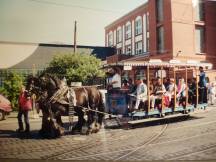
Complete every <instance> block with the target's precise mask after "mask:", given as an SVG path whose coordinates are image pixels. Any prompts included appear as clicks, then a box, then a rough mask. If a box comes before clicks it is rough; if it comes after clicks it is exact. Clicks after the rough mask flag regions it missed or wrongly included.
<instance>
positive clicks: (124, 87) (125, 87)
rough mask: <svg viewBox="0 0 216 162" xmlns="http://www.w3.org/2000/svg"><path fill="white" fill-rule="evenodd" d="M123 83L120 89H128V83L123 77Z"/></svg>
mask: <svg viewBox="0 0 216 162" xmlns="http://www.w3.org/2000/svg"><path fill="white" fill-rule="evenodd" d="M122 82H123V84H122V87H121V89H122V90H124V91H129V83H128V81H127V80H126V79H124V80H123V81H122Z"/></svg>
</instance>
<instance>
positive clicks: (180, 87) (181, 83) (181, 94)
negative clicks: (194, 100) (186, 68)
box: [177, 78, 187, 102]
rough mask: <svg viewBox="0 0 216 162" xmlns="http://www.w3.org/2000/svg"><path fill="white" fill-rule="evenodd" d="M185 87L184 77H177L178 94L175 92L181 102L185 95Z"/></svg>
mask: <svg viewBox="0 0 216 162" xmlns="http://www.w3.org/2000/svg"><path fill="white" fill-rule="evenodd" d="M186 89H187V86H186V84H185V82H184V78H181V79H179V84H178V94H177V100H178V101H179V102H183V100H184V98H185V97H186Z"/></svg>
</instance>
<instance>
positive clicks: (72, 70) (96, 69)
mask: <svg viewBox="0 0 216 162" xmlns="http://www.w3.org/2000/svg"><path fill="white" fill-rule="evenodd" d="M100 67H101V60H99V59H97V58H96V57H95V56H93V55H90V54H78V53H76V54H74V53H67V54H64V55H56V56H55V57H54V58H53V60H52V61H51V62H50V64H49V66H48V67H47V69H46V70H45V72H48V73H51V74H54V75H57V76H58V77H60V78H63V77H66V79H67V80H68V81H69V82H71V81H73V82H83V83H89V82H91V81H92V80H94V79H95V78H97V77H104V72H103V71H102V70H101V69H100Z"/></svg>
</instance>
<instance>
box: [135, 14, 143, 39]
mask: <svg viewBox="0 0 216 162" xmlns="http://www.w3.org/2000/svg"><path fill="white" fill-rule="evenodd" d="M139 34H142V18H141V17H138V18H137V19H136V21H135V35H139Z"/></svg>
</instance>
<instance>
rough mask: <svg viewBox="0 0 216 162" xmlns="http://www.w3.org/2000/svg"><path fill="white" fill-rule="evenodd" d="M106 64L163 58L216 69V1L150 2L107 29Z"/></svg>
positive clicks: (158, 0) (171, 0)
mask: <svg viewBox="0 0 216 162" xmlns="http://www.w3.org/2000/svg"><path fill="white" fill-rule="evenodd" d="M105 42H106V46H107V47H115V48H116V49H117V50H116V51H117V53H116V55H118V56H111V57H110V58H108V59H107V62H108V63H110V62H117V61H119V60H122V58H121V57H122V55H127V56H130V57H131V58H130V59H131V60H139V61H140V60H149V59H161V60H163V61H168V60H171V59H177V60H180V61H186V60H196V61H197V62H210V63H212V64H213V68H214V69H216V46H215V42H216V2H215V1H209V0H181V1H180V0H149V1H147V2H146V3H145V4H143V5H141V6H140V7H138V8H136V9H135V10H133V11H131V12H129V13H128V14H126V15H124V16H123V17H121V18H119V19H117V20H116V21H114V22H113V23H111V24H110V25H108V26H106V27H105Z"/></svg>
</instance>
